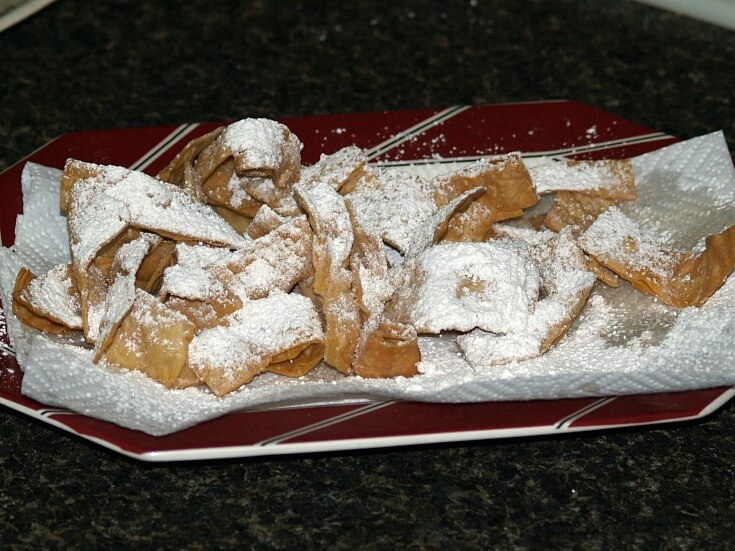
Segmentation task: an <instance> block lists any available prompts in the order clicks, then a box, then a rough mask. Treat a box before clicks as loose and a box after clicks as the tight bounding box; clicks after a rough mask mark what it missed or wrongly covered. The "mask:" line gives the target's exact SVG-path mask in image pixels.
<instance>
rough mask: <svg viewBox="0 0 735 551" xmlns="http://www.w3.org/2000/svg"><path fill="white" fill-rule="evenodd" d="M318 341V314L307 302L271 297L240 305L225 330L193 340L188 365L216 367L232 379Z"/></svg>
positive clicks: (209, 331) (278, 295)
mask: <svg viewBox="0 0 735 551" xmlns="http://www.w3.org/2000/svg"><path fill="white" fill-rule="evenodd" d="M322 338H323V334H322V330H321V322H320V321H319V314H318V313H317V311H316V309H315V308H314V306H313V304H312V303H311V301H310V300H309V299H308V298H306V297H303V296H300V295H296V294H286V293H271V294H270V295H269V296H268V297H267V298H264V299H261V300H255V301H250V302H247V303H246V304H244V305H243V308H242V309H240V310H238V311H237V312H235V313H234V314H232V315H231V316H230V317H229V318H228V319H227V324H226V325H225V326H220V327H214V328H211V329H205V330H203V331H202V332H201V333H200V334H199V335H197V336H196V337H194V340H192V342H191V345H190V347H189V361H190V363H191V364H192V365H194V366H196V365H209V366H216V367H217V368H218V369H222V370H224V372H225V374H227V373H229V374H230V377H234V372H235V371H236V370H238V369H239V368H241V367H243V366H248V365H252V364H254V363H260V362H262V361H263V360H264V359H266V358H268V357H271V356H275V355H276V354H278V353H281V352H284V351H286V350H288V349H290V348H292V347H294V346H297V345H299V344H303V343H309V342H314V341H318V340H321V339H322Z"/></svg>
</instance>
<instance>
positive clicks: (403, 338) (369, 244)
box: [347, 201, 421, 378]
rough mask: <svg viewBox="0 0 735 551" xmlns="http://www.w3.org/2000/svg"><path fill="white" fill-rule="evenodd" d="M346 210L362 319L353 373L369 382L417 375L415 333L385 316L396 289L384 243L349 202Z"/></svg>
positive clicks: (417, 348) (412, 329)
mask: <svg viewBox="0 0 735 551" xmlns="http://www.w3.org/2000/svg"><path fill="white" fill-rule="evenodd" d="M347 210H348V212H349V214H350V220H351V221H352V229H353V232H354V236H355V241H354V245H353V248H352V255H351V258H350V269H351V271H352V277H353V280H354V282H355V284H354V286H355V295H356V298H357V302H358V304H359V306H360V316H361V327H360V338H359V340H358V343H357V347H356V349H355V357H354V360H353V363H352V370H353V372H354V373H355V374H356V375H359V376H361V377H369V378H376V377H396V376H398V375H402V376H404V377H411V376H413V375H416V374H418V368H417V365H418V362H419V361H420V360H421V352H420V350H419V346H418V337H417V334H416V330H415V329H414V328H413V326H411V325H406V324H403V323H399V322H396V321H391V320H389V319H387V318H386V317H385V316H384V309H385V304H386V303H387V302H388V300H389V299H390V298H391V296H392V295H393V293H394V287H393V282H392V277H391V273H390V270H389V268H388V259H387V258H386V254H385V250H384V248H383V243H382V241H381V240H380V238H379V237H378V236H377V235H375V234H371V233H369V232H368V231H366V230H365V229H364V228H363V227H362V226H361V224H360V222H359V218H358V216H357V214H356V213H355V211H354V209H353V207H352V205H351V203H350V201H347Z"/></svg>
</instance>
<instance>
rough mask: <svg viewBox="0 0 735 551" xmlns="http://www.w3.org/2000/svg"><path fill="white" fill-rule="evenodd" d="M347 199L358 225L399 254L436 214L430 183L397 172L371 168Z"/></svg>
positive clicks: (405, 173)
mask: <svg viewBox="0 0 735 551" xmlns="http://www.w3.org/2000/svg"><path fill="white" fill-rule="evenodd" d="M347 198H348V199H349V200H350V201H351V202H352V204H353V206H354V208H355V212H356V213H357V216H358V217H359V219H360V223H361V224H362V225H363V226H365V228H366V229H367V230H368V231H371V232H373V233H376V234H378V235H380V236H381V237H382V238H383V239H384V240H385V241H386V242H387V243H389V244H390V245H392V246H393V247H395V248H397V249H398V250H400V251H401V252H405V251H406V250H407V249H408V247H409V246H410V244H411V241H412V237H413V235H414V233H415V232H416V231H417V230H418V228H420V227H421V226H422V225H424V224H425V223H426V222H427V221H428V220H429V219H430V218H431V215H432V214H433V213H434V211H436V205H435V203H434V200H433V198H432V195H431V186H430V184H429V183H428V182H427V181H425V180H423V179H422V178H420V177H418V176H414V175H412V174H410V173H407V172H402V171H399V170H388V169H372V170H371V171H370V172H369V173H368V175H367V176H366V177H364V178H363V179H362V180H361V185H360V186H359V187H358V188H357V189H356V190H355V191H353V192H351V193H349V194H347Z"/></svg>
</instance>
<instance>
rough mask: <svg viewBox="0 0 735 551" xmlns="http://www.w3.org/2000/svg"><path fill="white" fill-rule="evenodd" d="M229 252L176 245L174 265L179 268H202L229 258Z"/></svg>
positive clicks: (217, 248)
mask: <svg viewBox="0 0 735 551" xmlns="http://www.w3.org/2000/svg"><path fill="white" fill-rule="evenodd" d="M230 254H231V251H230V250H229V249H225V248H221V247H210V246H209V245H201V244H200V245H191V244H188V243H177V244H176V263H177V264H178V265H179V266H180V267H192V268H204V267H206V266H209V265H210V264H215V263H218V262H220V261H223V260H225V259H226V258H227V257H229V256H230Z"/></svg>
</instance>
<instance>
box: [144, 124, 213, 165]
mask: <svg viewBox="0 0 735 551" xmlns="http://www.w3.org/2000/svg"><path fill="white" fill-rule="evenodd" d="M197 126H199V124H198V123H195V124H182V125H179V126H177V127H176V128H175V129H174V130H173V131H172V132H171V133H170V134H168V135H167V136H166V137H165V138H163V139H162V140H161V141H160V142H158V143H157V144H156V145H154V146H153V147H152V148H151V149H149V150H148V151H147V152H146V153H145V154H144V155H143V156H142V157H141V158H140V159H138V160H137V161H135V162H134V163H133V164H131V165H130V168H131V169H132V170H145V169H146V168H147V167H149V166H150V165H151V163H153V161H155V160H156V159H158V158H159V157H160V156H161V155H163V154H164V153H166V152H168V151H169V150H170V149H171V146H173V144H174V143H176V142H177V141H179V140H180V139H181V138H182V137H184V136H186V135H187V134H190V133H191V132H192V131H193V130H194V129H195V128H196V127H197Z"/></svg>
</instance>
